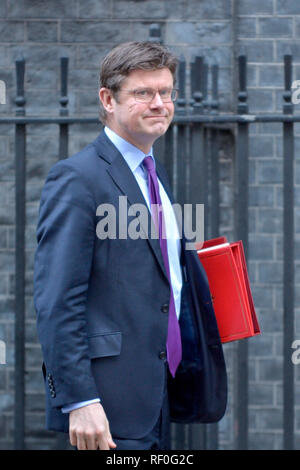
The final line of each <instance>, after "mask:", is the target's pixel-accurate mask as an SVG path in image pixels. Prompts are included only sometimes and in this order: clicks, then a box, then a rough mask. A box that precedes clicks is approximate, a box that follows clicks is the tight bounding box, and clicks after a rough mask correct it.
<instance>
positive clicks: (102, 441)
mask: <svg viewBox="0 0 300 470" xmlns="http://www.w3.org/2000/svg"><path fill="white" fill-rule="evenodd" d="M98 446H99V449H100V450H109V449H110V447H109V445H108V440H107V439H105V438H104V437H102V438H100V439H99V440H98Z"/></svg>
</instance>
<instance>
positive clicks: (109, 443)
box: [107, 439, 117, 449]
mask: <svg viewBox="0 0 300 470" xmlns="http://www.w3.org/2000/svg"><path fill="white" fill-rule="evenodd" d="M107 442H108V445H109V447H110V448H112V449H115V448H116V447H117V444H116V443H115V442H114V441H113V440H112V439H108V441H107Z"/></svg>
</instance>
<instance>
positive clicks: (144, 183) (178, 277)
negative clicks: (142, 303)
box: [62, 126, 182, 413]
mask: <svg viewBox="0 0 300 470" xmlns="http://www.w3.org/2000/svg"><path fill="white" fill-rule="evenodd" d="M104 131H105V133H106V135H107V137H108V138H109V139H110V140H111V141H112V143H113V144H114V145H115V147H117V149H118V150H119V152H120V153H121V155H122V156H123V157H124V159H125V161H126V163H127V164H128V166H129V168H130V169H131V171H132V173H133V175H134V177H135V179H136V181H137V184H138V185H139V188H140V190H141V191H142V193H143V196H144V198H145V201H146V203H147V206H148V208H149V210H150V198H149V191H148V175H147V170H145V169H144V167H143V165H142V162H143V160H144V158H145V157H147V156H149V155H150V156H151V157H152V158H153V151H152V148H151V150H150V152H149V153H148V154H144V153H143V152H142V151H141V150H140V149H138V148H137V147H135V146H134V145H132V144H130V143H129V142H127V141H126V140H124V139H123V138H122V137H120V136H119V135H118V134H116V133H115V132H114V131H112V130H111V129H110V128H109V127H107V126H105V128H104ZM158 183H159V194H160V198H161V202H162V206H163V212H164V218H165V227H166V237H167V247H168V257H169V267H170V277H171V284H172V289H173V295H174V303H175V310H176V314H177V317H178V318H179V313H180V301H181V287H182V274H181V267H180V252H181V243H180V235H179V231H178V225H177V222H176V218H175V214H174V210H173V208H172V205H171V202H170V199H169V198H168V196H167V194H166V191H165V189H164V187H163V186H162V184H161V182H160V181H159V179H158ZM150 211H151V210H150ZM99 401H100V399H99V398H96V399H93V400H88V401H84V402H79V403H72V404H71V405H68V406H65V407H63V408H62V412H63V413H69V412H70V411H72V410H74V409H76V408H81V407H82V406H86V405H89V404H91V403H97V402H99Z"/></svg>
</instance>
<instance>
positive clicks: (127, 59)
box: [100, 42, 178, 124]
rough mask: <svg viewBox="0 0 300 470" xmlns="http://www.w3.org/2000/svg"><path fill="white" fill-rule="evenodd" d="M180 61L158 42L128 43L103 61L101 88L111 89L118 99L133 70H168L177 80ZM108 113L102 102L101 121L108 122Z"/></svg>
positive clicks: (117, 48) (117, 47)
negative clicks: (118, 93)
mask: <svg viewBox="0 0 300 470" xmlns="http://www.w3.org/2000/svg"><path fill="white" fill-rule="evenodd" d="M177 63H178V60H177V58H176V56H175V55H173V54H172V53H171V52H170V51H169V50H168V49H167V48H166V47H164V46H162V45H161V44H159V43H156V42H126V43H122V44H119V45H118V46H116V47H114V48H113V49H112V50H111V51H110V52H109V53H108V54H107V55H106V56H105V57H104V59H103V61H102V64H101V70H100V88H102V87H105V88H109V89H110V90H111V91H112V93H113V95H114V96H115V97H116V94H117V92H118V91H119V90H120V88H121V86H122V83H123V81H124V80H125V78H126V77H127V76H128V75H129V74H130V73H131V72H132V71H133V70H156V69H161V68H165V67H166V68H168V69H169V70H170V72H171V73H172V75H173V79H174V83H175V79H176V69H177ZM106 117H107V116H106V111H105V109H104V107H103V105H102V103H101V101H100V120H101V121H102V123H103V124H105V122H106Z"/></svg>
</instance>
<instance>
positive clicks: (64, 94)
mask: <svg viewBox="0 0 300 470" xmlns="http://www.w3.org/2000/svg"><path fill="white" fill-rule="evenodd" d="M68 64H69V58H68V57H61V59H60V73H61V78H60V79H61V93H60V95H61V96H60V105H61V108H60V112H59V114H60V116H68V114H69V111H68V108H67V105H68V102H69V99H68ZM68 143H69V124H60V125H59V158H60V159H62V158H66V157H67V156H68Z"/></svg>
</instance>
